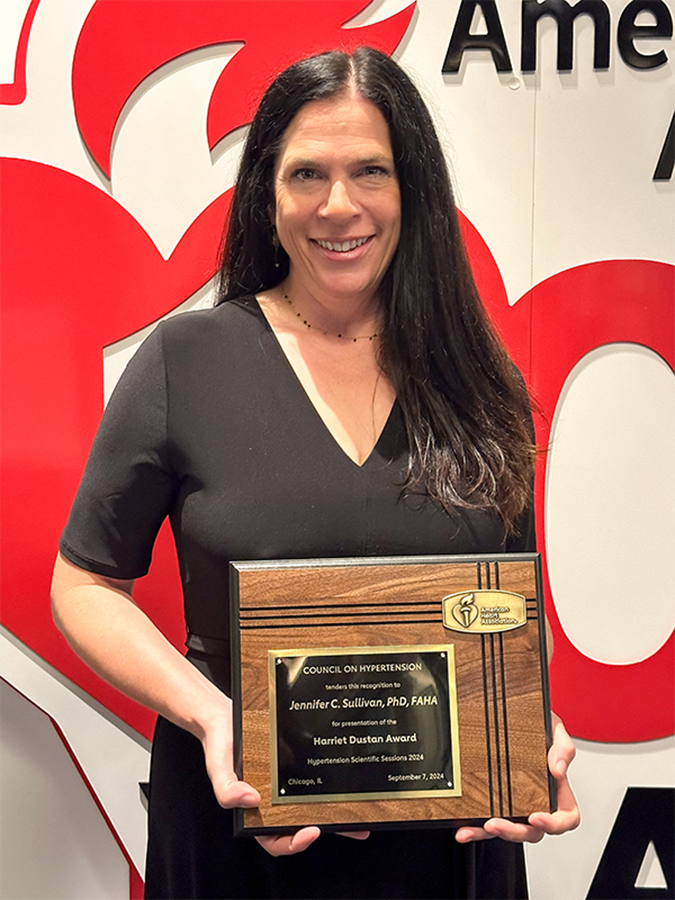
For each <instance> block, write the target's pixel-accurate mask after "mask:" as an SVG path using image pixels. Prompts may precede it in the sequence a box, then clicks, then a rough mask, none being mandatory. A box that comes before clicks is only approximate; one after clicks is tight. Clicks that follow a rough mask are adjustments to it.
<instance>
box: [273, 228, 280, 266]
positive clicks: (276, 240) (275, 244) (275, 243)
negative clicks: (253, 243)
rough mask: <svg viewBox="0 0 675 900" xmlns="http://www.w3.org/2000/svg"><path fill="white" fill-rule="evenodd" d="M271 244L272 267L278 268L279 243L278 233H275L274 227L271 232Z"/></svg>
mask: <svg viewBox="0 0 675 900" xmlns="http://www.w3.org/2000/svg"><path fill="white" fill-rule="evenodd" d="M272 246H273V247H274V268H275V269H278V268H279V247H280V246H281V245H280V244H279V235H278V234H277V230H276V228H275V229H274V232H273V233H272Z"/></svg>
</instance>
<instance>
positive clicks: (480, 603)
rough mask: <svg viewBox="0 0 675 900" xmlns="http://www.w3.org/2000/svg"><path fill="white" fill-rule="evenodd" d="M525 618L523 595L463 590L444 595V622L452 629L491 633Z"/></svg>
mask: <svg viewBox="0 0 675 900" xmlns="http://www.w3.org/2000/svg"><path fill="white" fill-rule="evenodd" d="M526 621H527V607H526V604H525V597H523V596H522V595H521V594H514V593H512V592H511V591H490V590H475V591H462V592H461V593H460V594H449V595H448V596H447V597H443V624H444V625H445V627H446V628H450V629H451V630H452V631H460V632H462V631H464V632H466V631H468V632H470V633H472V634H491V633H492V634H494V633H495V632H497V631H511V630H512V629H513V628H520V627H521V625H524V624H525V623H526Z"/></svg>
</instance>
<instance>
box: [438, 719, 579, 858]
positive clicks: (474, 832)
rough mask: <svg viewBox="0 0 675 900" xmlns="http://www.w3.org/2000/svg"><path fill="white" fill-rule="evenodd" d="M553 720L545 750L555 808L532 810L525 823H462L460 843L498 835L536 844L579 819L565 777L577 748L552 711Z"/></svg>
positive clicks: (509, 839)
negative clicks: (550, 740) (553, 782)
mask: <svg viewBox="0 0 675 900" xmlns="http://www.w3.org/2000/svg"><path fill="white" fill-rule="evenodd" d="M552 719H553V744H552V745H551V749H550V750H549V751H548V767H549V769H550V771H551V774H552V775H553V777H554V778H555V780H556V783H557V789H558V809H557V811H556V812H554V813H544V812H535V813H532V815H531V816H529V818H528V824H527V825H525V824H523V823H521V822H509V821H508V820H507V819H488V821H487V822H486V823H485V825H483V827H482V828H471V827H469V826H464V827H462V828H459V829H458V830H457V834H456V835H455V840H457V841H459V843H460V844H468V843H469V842H470V841H485V840H490V839H491V838H495V837H499V838H502V839H503V840H505V841H516V842H518V843H525V842H527V843H530V844H536V843H537V842H538V841H540V840H541V839H542V838H543V837H544V835H545V834H564V832H566V831H572V830H573V829H574V828H576V827H577V825H578V824H579V822H580V821H581V817H580V815H579V807H578V806H577V801H576V800H575V798H574V794H573V793H572V788H571V787H570V783H569V781H568V780H567V769H568V767H569V764H570V763H571V762H572V760H573V759H574V757H575V755H576V749H575V747H574V744H573V743H572V740H571V738H570V736H569V735H568V734H567V732H566V731H565V726H564V725H563V723H562V722H561V721H560V719H559V718H558V716H556V714H555V713H552Z"/></svg>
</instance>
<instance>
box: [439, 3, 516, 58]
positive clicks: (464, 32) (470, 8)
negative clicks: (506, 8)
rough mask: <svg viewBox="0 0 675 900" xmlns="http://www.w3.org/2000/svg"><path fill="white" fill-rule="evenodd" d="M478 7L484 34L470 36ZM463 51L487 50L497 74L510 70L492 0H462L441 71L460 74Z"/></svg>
mask: <svg viewBox="0 0 675 900" xmlns="http://www.w3.org/2000/svg"><path fill="white" fill-rule="evenodd" d="M477 6H480V8H481V11H482V13H483V16H484V18H485V24H486V25H487V34H471V33H470V31H469V29H470V28H471V21H472V19H473V14H474V11H475V9H476V7H477ZM465 50H489V51H490V53H491V54H492V59H493V60H494V64H495V68H496V69H497V71H498V72H512V71H513V68H512V66H511V58H510V56H509V51H508V49H507V47H506V39H505V37H504V29H503V28H502V23H501V19H500V18H499V12H498V10H497V4H496V3H495V0H462V3H461V5H460V7H459V12H458V13H457V20H456V21H455V27H454V28H453V30H452V37H451V38H450V43H449V44H448V52H447V53H446V55H445V62H444V63H443V68H442V71H443V72H452V73H454V72H459V66H460V64H461V62H462V54H463V53H464V51H465Z"/></svg>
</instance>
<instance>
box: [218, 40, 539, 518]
mask: <svg viewBox="0 0 675 900" xmlns="http://www.w3.org/2000/svg"><path fill="white" fill-rule="evenodd" d="M349 90H354V91H355V92H356V93H357V94H358V95H359V96H361V97H363V98H364V99H366V100H369V101H370V102H371V103H373V104H374V105H375V106H376V107H377V108H378V109H379V110H380V112H381V113H382V115H383V116H384V118H385V120H386V122H387V124H388V126H389V134H390V139H391V145H392V151H393V155H394V162H395V166H396V172H397V175H398V180H399V185H400V191H401V236H400V239H399V243H398V247H397V249H396V252H395V254H394V257H393V259H392V261H391V264H390V266H389V269H388V270H387V272H386V274H385V276H384V278H383V280H382V284H381V286H380V300H381V303H382V306H383V310H384V326H383V329H382V332H381V342H380V357H379V361H380V365H381V366H382V368H383V370H384V371H385V372H386V374H387V376H388V377H389V378H390V379H391V381H392V384H393V386H394V388H395V389H396V394H397V397H398V402H399V405H400V408H401V411H402V414H403V418H404V421H405V427H406V431H407V434H408V444H409V447H410V451H409V461H408V472H407V478H406V481H405V488H406V489H408V490H416V489H419V488H420V487H423V488H424V489H426V490H427V491H428V492H429V494H430V495H431V496H432V497H434V498H435V499H436V500H437V501H439V502H440V503H441V504H442V505H443V507H444V508H445V509H446V510H448V512H450V513H451V514H452V513H454V512H456V510H457V508H458V507H461V508H468V509H491V510H494V511H496V512H497V513H498V514H499V515H500V516H501V517H502V519H503V521H504V523H505V526H506V528H507V530H512V529H513V527H514V523H515V521H516V519H517V517H518V516H519V514H520V513H521V512H522V511H523V510H524V509H525V507H526V506H527V504H528V503H529V501H530V499H531V492H532V488H531V484H532V474H533V468H534V459H535V449H534V447H533V443H532V435H531V426H530V421H531V416H530V405H529V398H528V395H527V390H526V388H525V385H524V384H523V382H522V379H521V378H520V376H519V374H518V372H517V370H516V369H515V367H514V366H513V364H512V363H511V361H510V359H509V357H508V355H507V353H506V351H505V349H504V348H503V346H502V344H501V343H500V341H499V340H498V338H497V336H496V335H495V333H494V331H493V329H492V327H491V324H490V322H489V320H488V317H487V315H486V313H485V310H484V308H483V304H482V302H481V300H480V297H479V295H478V291H477V290H476V286H475V283H474V280H473V276H472V274H471V269H470V267H469V264H468V261H467V258H466V253H465V250H464V244H463V242H462V238H461V235H460V230H459V222H458V218H457V209H456V206H455V200H454V196H453V191H452V186H451V183H450V178H449V175H448V171H447V166H446V163H445V158H444V156H443V151H442V149H441V145H440V141H439V139H438V136H437V134H436V130H435V128H434V125H433V122H432V120H431V116H430V114H429V111H428V110H427V107H426V105H425V104H424V101H423V100H422V98H421V96H420V94H419V92H418V91H417V88H416V87H415V86H414V84H413V83H412V81H411V80H410V79H409V78H408V76H407V75H406V74H405V72H403V70H402V69H401V68H400V67H399V66H398V65H397V64H396V63H395V62H394V61H393V60H391V59H389V57H387V56H385V55H384V54H382V53H380V52H379V51H377V50H373V49H371V48H369V47H362V48H360V49H358V50H356V51H355V52H354V53H353V54H351V55H349V54H347V53H343V52H340V51H334V52H330V53H323V54H321V55H319V56H314V57H310V58H309V59H305V60H302V61H301V62H298V63H296V64H294V65H292V66H291V67H290V68H288V69H286V71H284V72H282V73H281V75H279V76H278V77H277V78H276V80H275V81H274V82H273V83H272V85H271V86H270V87H269V88H268V90H267V92H266V93H265V95H264V97H263V99H262V101H261V104H260V107H259V109H258V112H257V113H256V116H255V118H254V120H253V123H252V125H251V129H250V132H249V135H248V139H247V141H246V145H245V148H244V152H243V156H242V161H241V165H240V169H239V175H238V177H237V183H236V187H235V191H234V198H233V202H232V210H231V215H230V220H229V225H228V228H227V231H226V236H225V241H224V248H223V260H222V269H221V275H220V283H219V290H218V300H217V302H218V303H222V302H225V301H228V300H233V299H235V298H237V297H241V296H242V295H243V294H254V293H257V292H259V291H262V290H266V289H268V288H271V287H274V286H275V285H276V284H278V283H279V282H280V281H281V280H282V279H283V278H285V277H286V275H287V274H288V267H289V259H288V256H287V255H286V253H285V251H284V250H283V248H281V247H275V245H274V229H273V225H272V217H273V211H274V169H275V165H276V160H277V156H278V154H279V150H280V147H281V143H282V140H283V137H284V134H285V132H286V129H287V128H288V126H289V125H290V123H291V122H292V120H293V118H294V117H295V115H296V114H297V112H298V111H299V109H300V108H301V107H302V106H304V105H305V104H306V103H310V102H311V101H313V100H325V99H329V98H333V97H338V96H339V95H341V94H344V93H346V92H348V91H349Z"/></svg>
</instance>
